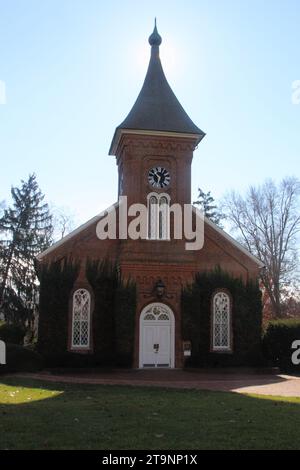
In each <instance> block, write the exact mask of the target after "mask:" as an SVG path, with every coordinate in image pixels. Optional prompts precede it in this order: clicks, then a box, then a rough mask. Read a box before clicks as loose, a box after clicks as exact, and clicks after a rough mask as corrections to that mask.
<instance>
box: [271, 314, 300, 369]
mask: <svg viewBox="0 0 300 470" xmlns="http://www.w3.org/2000/svg"><path fill="white" fill-rule="evenodd" d="M295 340H300V320H294V319H287V320H272V321H270V322H269V323H268V324H267V326H266V329H265V333H264V336H263V352H264V354H265V357H266V358H267V359H268V360H269V361H270V362H271V364H272V365H274V366H277V367H280V369H281V370H283V371H288V370H291V371H292V370H293V371H300V365H294V364H293V363H292V360H291V357H292V353H293V350H292V349H291V346H292V343H293V341H295Z"/></svg>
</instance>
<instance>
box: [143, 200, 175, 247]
mask: <svg viewBox="0 0 300 470" xmlns="http://www.w3.org/2000/svg"><path fill="white" fill-rule="evenodd" d="M169 238H170V201H169V196H168V195H163V194H161V195H160V194H150V195H149V196H148V239H149V240H169Z"/></svg>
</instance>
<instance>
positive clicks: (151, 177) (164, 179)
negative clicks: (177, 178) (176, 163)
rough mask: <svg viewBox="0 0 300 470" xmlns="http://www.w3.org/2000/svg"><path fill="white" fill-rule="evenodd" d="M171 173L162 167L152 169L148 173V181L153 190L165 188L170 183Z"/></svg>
mask: <svg viewBox="0 0 300 470" xmlns="http://www.w3.org/2000/svg"><path fill="white" fill-rule="evenodd" d="M170 179H171V177H170V173H169V172H168V170H166V169H165V168H163V167H161V166H156V167H154V168H151V170H149V173H148V181H149V183H150V184H151V186H153V188H165V187H166V186H168V185H169V183H170Z"/></svg>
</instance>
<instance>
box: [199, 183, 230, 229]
mask: <svg viewBox="0 0 300 470" xmlns="http://www.w3.org/2000/svg"><path fill="white" fill-rule="evenodd" d="M198 193H199V194H198V199H197V201H194V202H193V204H195V205H198V206H200V210H202V212H203V213H204V215H205V216H206V217H207V218H208V219H210V220H211V221H212V222H213V223H214V224H216V225H218V226H219V227H220V228H223V227H222V225H221V220H222V219H224V218H225V216H224V215H223V214H222V213H221V212H220V211H219V210H218V207H217V206H216V204H215V200H214V198H213V197H212V195H211V192H210V191H208V193H205V192H204V191H202V189H201V188H198Z"/></svg>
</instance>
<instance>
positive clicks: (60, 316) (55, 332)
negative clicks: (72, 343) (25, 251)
mask: <svg viewBox="0 0 300 470" xmlns="http://www.w3.org/2000/svg"><path fill="white" fill-rule="evenodd" d="M78 272H79V263H77V262H75V261H73V260H72V259H68V260H64V261H62V262H52V263H49V264H45V265H41V266H40V267H39V269H38V277H39V281H40V302H39V330H38V344H37V347H38V351H39V352H40V353H42V354H43V355H45V356H46V357H48V356H56V355H61V354H63V353H64V352H65V351H66V349H67V340H68V312H69V299H70V295H71V291H72V289H73V286H74V282H75V280H76V278H77V276H78Z"/></svg>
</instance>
